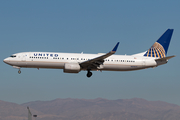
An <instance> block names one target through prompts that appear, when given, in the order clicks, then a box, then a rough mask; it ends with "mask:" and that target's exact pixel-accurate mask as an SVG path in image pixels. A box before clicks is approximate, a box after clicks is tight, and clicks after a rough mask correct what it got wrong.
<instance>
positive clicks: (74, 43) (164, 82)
mask: <svg viewBox="0 0 180 120" xmlns="http://www.w3.org/2000/svg"><path fill="white" fill-rule="evenodd" d="M179 5H180V1H178V0H174V1H173V2H172V1H166V0H158V1H143V0H137V1H119V0H117V1H116V0H114V1H106V0H92V1H84V0H76V1H73V0H68V1H58V0H53V1H48V0H43V1H40V0H39V1H35V0H34V1H24V0H16V1H13V0H9V1H0V16H1V19H0V51H1V56H0V60H1V62H0V66H1V67H0V75H1V77H0V82H1V84H0V100H4V101H9V102H15V103H19V104H20V103H25V102H29V101H36V100H43V101H46V100H53V99H56V98H79V99H81V98H85V99H94V98H98V97H101V98H107V99H111V100H115V99H130V98H134V97H137V98H144V99H147V100H153V101H157V100H160V101H165V102H169V103H174V104H178V105H180V94H179V91H180V87H179V86H180V74H179V67H180V64H179V59H180V57H179V55H180V53H179V51H180V50H179V45H180V42H179V38H180V37H179V33H180V23H179V21H180V15H179V12H180V7H179ZM168 28H172V29H174V33H173V37H172V41H171V44H170V47H169V50H168V55H176V57H175V58H173V59H171V60H170V61H169V62H168V64H166V65H163V66H159V67H157V68H155V69H146V70H139V71H132V72H104V71H103V72H93V76H92V77H91V78H90V79H89V78H87V77H86V72H84V71H82V72H80V73H79V74H67V73H63V71H62V70H53V69H40V70H38V69H26V68H22V73H21V74H20V75H19V74H18V73H17V72H18V70H17V69H14V68H12V67H11V66H9V65H6V64H5V63H3V59H4V58H6V57H8V56H10V55H11V54H13V53H18V52H26V51H27V52H29V51H42V52H43V51H44V52H71V53H80V52H84V53H95V54H96V53H106V52H108V51H110V50H111V49H112V48H113V47H114V45H115V44H116V43H117V42H120V45H119V48H118V50H117V53H116V54H121V55H123V54H127V55H131V54H135V53H139V52H144V51H145V50H147V49H149V47H150V46H151V45H152V44H153V43H154V42H155V41H156V40H157V39H158V38H159V37H160V36H161V35H162V34H163V33H164V32H165V31H166V29H168Z"/></svg>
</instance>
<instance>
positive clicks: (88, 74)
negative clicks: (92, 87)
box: [86, 70, 92, 78]
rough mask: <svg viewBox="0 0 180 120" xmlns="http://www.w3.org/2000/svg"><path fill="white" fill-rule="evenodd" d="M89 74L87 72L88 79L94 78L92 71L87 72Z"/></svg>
mask: <svg viewBox="0 0 180 120" xmlns="http://www.w3.org/2000/svg"><path fill="white" fill-rule="evenodd" d="M87 71H88V72H87V75H86V76H87V77H88V78H89V77H91V76H92V72H91V71H90V70H87Z"/></svg>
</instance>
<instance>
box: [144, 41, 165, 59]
mask: <svg viewBox="0 0 180 120" xmlns="http://www.w3.org/2000/svg"><path fill="white" fill-rule="evenodd" d="M144 56H147V57H158V58H163V57H166V52H165V50H164V47H163V46H162V45H161V44H159V43H158V42H155V43H154V44H153V45H152V46H151V48H150V49H149V50H148V51H147V52H146V53H145V54H144Z"/></svg>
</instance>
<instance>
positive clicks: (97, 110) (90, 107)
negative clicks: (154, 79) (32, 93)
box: [0, 98, 180, 120]
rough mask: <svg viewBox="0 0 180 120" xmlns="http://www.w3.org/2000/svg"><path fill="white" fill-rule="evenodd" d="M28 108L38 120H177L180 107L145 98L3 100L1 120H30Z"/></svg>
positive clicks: (0, 102) (0, 107) (179, 116)
mask: <svg viewBox="0 0 180 120" xmlns="http://www.w3.org/2000/svg"><path fill="white" fill-rule="evenodd" d="M27 106H29V107H30V110H31V112H32V114H37V115H38V120H49V119H53V120H84V119H86V120H92V119H93V120H100V119H101V120H102V119H103V120H121V119H122V120H124V119H127V120H132V119H133V120H150V119H151V120H170V119H171V120H172V119H173V120H176V119H177V120H178V119H179V118H180V106H178V105H175V104H171V103H167V102H163V101H148V100H145V99H142V98H132V99H117V100H108V99H104V98H96V99H72V98H66V99H61V98H57V99H54V100H50V101H32V102H27V103H23V104H16V103H11V102H6V101H1V100H0V120H12V118H13V119H14V120H27Z"/></svg>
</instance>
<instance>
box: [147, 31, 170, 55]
mask: <svg viewBox="0 0 180 120" xmlns="http://www.w3.org/2000/svg"><path fill="white" fill-rule="evenodd" d="M172 33H173V29H167V30H166V32H165V33H164V34H163V35H162V36H161V37H160V38H159V39H158V40H157V41H156V42H155V43H154V44H153V45H152V46H151V48H149V50H148V51H147V52H146V53H145V54H144V56H147V57H159V58H163V57H166V54H167V51H168V47H169V43H170V41H171V37H172Z"/></svg>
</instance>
